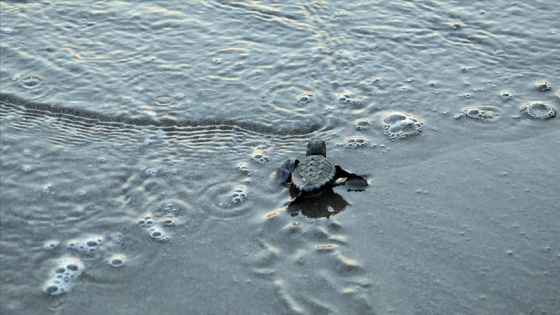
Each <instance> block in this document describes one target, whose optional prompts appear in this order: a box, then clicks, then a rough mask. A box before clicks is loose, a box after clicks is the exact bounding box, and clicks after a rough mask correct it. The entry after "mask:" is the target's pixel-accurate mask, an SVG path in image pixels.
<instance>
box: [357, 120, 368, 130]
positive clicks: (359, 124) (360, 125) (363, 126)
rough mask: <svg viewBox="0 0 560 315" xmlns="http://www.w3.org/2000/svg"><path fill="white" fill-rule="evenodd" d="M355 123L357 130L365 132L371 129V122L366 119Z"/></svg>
mask: <svg viewBox="0 0 560 315" xmlns="http://www.w3.org/2000/svg"><path fill="white" fill-rule="evenodd" d="M354 123H355V124H356V129H358V130H365V129H368V128H369V125H370V124H369V120H367V119H365V118H360V119H357V120H356V121H354Z"/></svg>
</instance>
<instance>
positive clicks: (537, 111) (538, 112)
mask: <svg viewBox="0 0 560 315" xmlns="http://www.w3.org/2000/svg"><path fill="white" fill-rule="evenodd" d="M520 109H521V111H522V112H523V113H525V114H527V115H529V116H530V117H532V118H535V119H543V120H544V119H551V118H554V117H556V110H555V109H554V108H553V107H552V106H550V105H548V104H547V103H545V102H541V101H529V102H526V103H523V105H521V107H520Z"/></svg>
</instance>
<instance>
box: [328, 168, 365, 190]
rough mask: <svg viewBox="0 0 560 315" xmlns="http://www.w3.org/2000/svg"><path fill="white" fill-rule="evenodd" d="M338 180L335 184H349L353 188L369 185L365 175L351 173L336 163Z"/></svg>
mask: <svg viewBox="0 0 560 315" xmlns="http://www.w3.org/2000/svg"><path fill="white" fill-rule="evenodd" d="M335 178H336V180H335V182H334V185H335V186H337V185H348V186H351V187H352V188H358V189H359V188H363V187H366V186H368V185H369V184H368V181H367V179H365V178H364V177H363V176H360V175H358V174H354V173H350V172H348V171H345V170H343V169H342V168H341V167H340V166H339V165H336V176H335Z"/></svg>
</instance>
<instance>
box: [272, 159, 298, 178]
mask: <svg viewBox="0 0 560 315" xmlns="http://www.w3.org/2000/svg"><path fill="white" fill-rule="evenodd" d="M298 164H299V161H298V160H294V159H288V160H287V161H286V162H284V164H282V165H280V167H279V168H278V169H277V170H276V179H277V180H278V182H280V183H282V184H289V183H291V182H292V173H293V172H294V170H295V169H296V167H297V165H298Z"/></svg>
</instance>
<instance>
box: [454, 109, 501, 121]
mask: <svg viewBox="0 0 560 315" xmlns="http://www.w3.org/2000/svg"><path fill="white" fill-rule="evenodd" d="M461 112H462V114H460V115H459V116H457V118H460V117H463V116H465V117H468V118H472V119H477V120H489V119H495V118H496V117H498V115H499V113H500V110H499V109H498V108H497V107H494V106H469V107H463V109H461Z"/></svg>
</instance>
